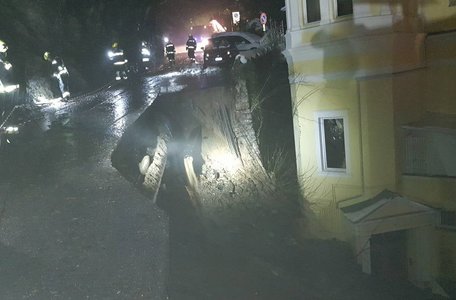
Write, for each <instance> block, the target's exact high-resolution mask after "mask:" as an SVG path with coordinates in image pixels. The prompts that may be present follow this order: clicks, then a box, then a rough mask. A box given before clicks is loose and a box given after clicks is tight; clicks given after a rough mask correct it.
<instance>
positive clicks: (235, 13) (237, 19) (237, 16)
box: [231, 11, 241, 24]
mask: <svg viewBox="0 0 456 300" xmlns="http://www.w3.org/2000/svg"><path fill="white" fill-rule="evenodd" d="M231 15H232V16H233V24H238V23H239V22H240V21H241V14H240V13H239V12H238V11H233V12H232V13H231Z"/></svg>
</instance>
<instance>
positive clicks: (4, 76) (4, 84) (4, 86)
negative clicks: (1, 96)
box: [0, 40, 13, 93]
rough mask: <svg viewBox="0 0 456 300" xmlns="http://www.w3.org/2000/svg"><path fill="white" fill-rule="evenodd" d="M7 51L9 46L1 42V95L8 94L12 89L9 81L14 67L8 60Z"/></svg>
mask: <svg viewBox="0 0 456 300" xmlns="http://www.w3.org/2000/svg"><path fill="white" fill-rule="evenodd" d="M7 51H8V45H7V44H6V43H5V42H4V41H2V40H0V93H7V92H9V89H10V86H9V85H8V81H9V79H10V78H9V77H10V76H11V69H12V67H13V65H11V63H9V62H8V61H7V60H6V57H7Z"/></svg>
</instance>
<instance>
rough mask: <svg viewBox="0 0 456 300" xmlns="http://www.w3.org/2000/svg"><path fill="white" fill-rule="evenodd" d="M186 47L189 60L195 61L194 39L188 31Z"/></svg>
mask: <svg viewBox="0 0 456 300" xmlns="http://www.w3.org/2000/svg"><path fill="white" fill-rule="evenodd" d="M186 46H187V47H186V48H185V49H187V51H188V58H190V61H192V62H194V61H195V51H196V40H195V38H193V35H192V34H191V33H190V34H189V35H188V40H187V43H186Z"/></svg>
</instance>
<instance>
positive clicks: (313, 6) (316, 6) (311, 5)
mask: <svg viewBox="0 0 456 300" xmlns="http://www.w3.org/2000/svg"><path fill="white" fill-rule="evenodd" d="M306 17H307V23H312V22H317V21H320V20H321V15H320V0H307V1H306Z"/></svg>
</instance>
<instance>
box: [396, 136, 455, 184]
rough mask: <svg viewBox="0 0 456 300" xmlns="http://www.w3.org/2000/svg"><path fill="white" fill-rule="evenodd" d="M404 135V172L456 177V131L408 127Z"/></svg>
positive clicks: (418, 174)
mask: <svg viewBox="0 0 456 300" xmlns="http://www.w3.org/2000/svg"><path fill="white" fill-rule="evenodd" d="M404 135H405V136H404V156H403V157H404V160H403V166H404V167H403V173H404V174H406V175H416V176H428V177H434V176H435V177H456V156H455V155H454V153H456V132H454V131H452V130H443V129H438V128H414V127H407V128H405V129H404Z"/></svg>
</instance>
